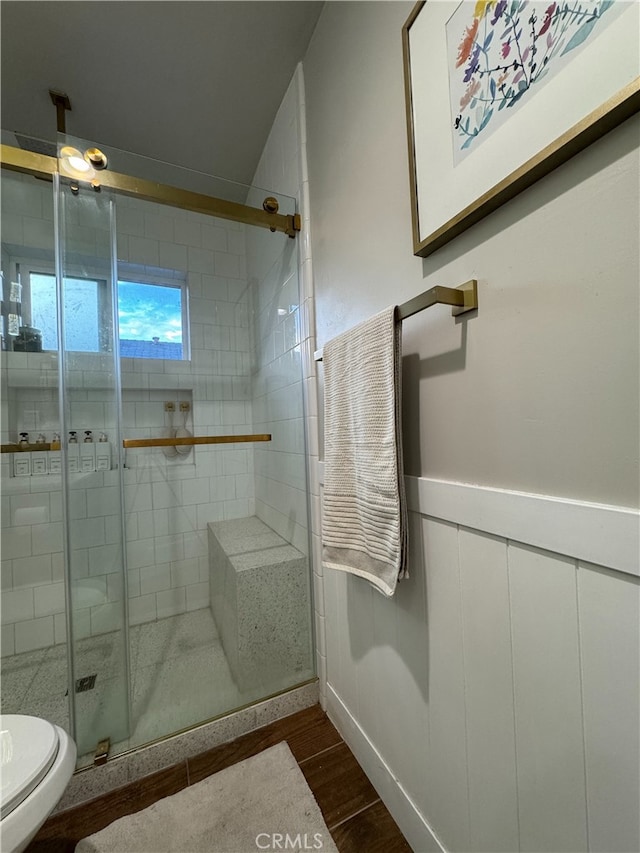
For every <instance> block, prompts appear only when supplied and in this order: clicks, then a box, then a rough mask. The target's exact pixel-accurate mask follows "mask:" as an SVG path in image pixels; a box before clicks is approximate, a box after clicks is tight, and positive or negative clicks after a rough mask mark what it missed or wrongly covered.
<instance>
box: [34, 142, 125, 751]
mask: <svg viewBox="0 0 640 853" xmlns="http://www.w3.org/2000/svg"><path fill="white" fill-rule="evenodd" d="M65 142H67V144H68V140H65ZM73 145H74V146H75V147H77V148H79V149H81V150H84V149H85V148H86V147H87V144H79V143H78V142H77V141H73ZM58 211H59V230H60V256H59V263H60V266H59V269H58V290H57V309H58V317H59V321H58V324H57V328H53V327H51V328H48V329H47V333H48V335H49V336H50V337H51V338H52V339H53V338H55V346H57V347H58V348H59V351H60V357H61V365H62V370H61V376H62V383H61V385H62V389H63V406H62V409H61V415H62V416H61V421H62V430H61V432H62V436H61V438H62V464H63V469H64V476H65V477H66V485H67V488H66V490H65V491H66V501H65V514H64V521H65V533H66V536H67V553H68V572H69V584H70V591H71V632H72V641H73V644H72V665H73V682H72V683H73V694H72V699H73V711H74V717H75V738H76V743H77V746H78V754H79V756H84V759H82V758H81V759H80V763H81V764H82V763H88V761H89V760H91V759H92V758H93V753H94V752H95V750H96V746H97V744H98V742H100V741H103V740H105V739H109V740H110V742H111V744H112V748H113V747H115V750H116V751H120V750H122V749H123V748H126V746H127V744H128V737H129V679H128V671H129V667H128V622H127V600H126V588H125V540H124V514H123V499H124V485H123V483H122V469H121V467H120V448H121V436H120V364H119V346H118V322H117V300H118V297H117V281H116V280H115V278H114V275H113V270H114V268H115V265H114V255H113V246H114V235H115V207H114V201H113V199H112V197H111V195H110V193H109V192H108V190H106V189H101V190H100V191H99V192H98V191H95V190H94V189H93V188H92V187H91V186H90V185H89V184H87V183H86V182H82V181H78V183H77V184H76V185H75V186H74V185H73V181H71V180H68V179H66V178H60V183H59V198H58ZM37 292H38V298H39V299H41V300H42V306H41V307H42V311H43V314H47V312H48V310H49V308H48V305H49V302H48V301H47V300H50V299H51V290H50V288H49V283H48V282H47V281H38V291H37ZM43 325H44V324H43Z"/></svg>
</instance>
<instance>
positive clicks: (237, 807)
mask: <svg viewBox="0 0 640 853" xmlns="http://www.w3.org/2000/svg"><path fill="white" fill-rule="evenodd" d="M140 784H142V785H144V780H142V781H141V783H140ZM260 850H264V851H275V850H298V851H300V850H316V851H320V853H338V849H337V847H336V846H335V844H334V842H333V839H332V838H331V835H330V833H329V830H328V829H327V826H326V824H325V822H324V820H323V818H322V814H321V812H320V809H319V807H318V804H317V803H316V801H315V799H314V797H313V794H312V793H311V791H310V789H309V786H308V785H307V782H306V780H305V778H304V776H303V774H302V771H301V770H300V768H299V767H298V763H297V761H296V760H295V758H294V757H293V755H292V753H291V750H290V749H289V747H288V745H287V744H286V743H284V742H283V743H279V744H278V745H277V746H273V747H271V748H270V749H266V750H264V752H260V753H258V755H254V756H252V757H251V758H247V759H246V760H245V761H240V762H239V763H238V764H234V765H233V766H231V767H228V768H227V769H226V770H221V771H220V772H219V773H215V774H214V775H213V776H209V778H207V779H204V780H203V781H202V782H198V783H197V784H195V785H190V786H189V787H187V788H184V789H183V790H182V791H178V793H177V794H173V796H171V797H166V798H165V799H163V800H159V801H158V802H157V803H154V804H153V805H152V806H149V807H148V808H146V809H144V810H143V811H140V812H137V813H136V814H132V815H127V816H126V817H123V818H120V819H119V820H116V821H114V822H113V823H112V824H110V825H109V826H107V827H106V828H105V829H103V830H101V831H100V832H96V833H95V834H94V835H90V836H89V837H88V838H83V839H82V841H80V842H79V843H78V844H77V846H76V853H200V851H202V853H205V851H206V853H256V851H260Z"/></svg>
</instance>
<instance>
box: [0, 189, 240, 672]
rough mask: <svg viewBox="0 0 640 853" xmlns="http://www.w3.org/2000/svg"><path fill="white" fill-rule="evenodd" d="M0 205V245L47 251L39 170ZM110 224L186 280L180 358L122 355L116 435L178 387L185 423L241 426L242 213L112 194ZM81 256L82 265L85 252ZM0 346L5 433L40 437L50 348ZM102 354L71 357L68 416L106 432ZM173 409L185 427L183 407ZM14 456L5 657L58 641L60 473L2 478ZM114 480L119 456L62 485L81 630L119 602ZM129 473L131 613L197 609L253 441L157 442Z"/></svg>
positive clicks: (48, 426) (45, 421)
mask: <svg viewBox="0 0 640 853" xmlns="http://www.w3.org/2000/svg"><path fill="white" fill-rule="evenodd" d="M2 215H3V216H2V219H3V241H4V244H5V245H4V246H3V250H4V249H5V248H6V249H7V251H8V253H9V254H12V253H17V252H19V253H20V254H21V255H22V256H23V257H24V256H25V255H29V254H30V255H34V254H35V255H36V256H39V257H41V258H43V259H45V260H47V261H50V260H52V258H53V254H52V252H53V213H52V197H51V185H50V184H45V183H44V182H41V181H36V180H34V179H33V178H29V177H23V176H19V175H10V176H8V177H7V178H4V176H3V198H2ZM117 231H118V257H119V260H120V261H122V262H125V263H128V264H130V265H132V266H133V268H134V269H137V270H138V271H139V272H140V273H141V274H145V273H146V274H147V275H158V274H159V273H162V272H166V273H168V275H170V276H171V277H174V278H176V277H177V278H180V277H184V278H185V279H186V282H187V285H188V290H189V296H190V300H189V307H190V315H191V322H190V331H191V361H190V362H187V361H184V362H179V361H173V360H167V361H163V360H156V359H123V360H122V383H123V434H124V436H126V437H129V438H142V437H151V436H157V435H163V434H166V433H165V430H166V429H167V428H168V415H166V414H165V412H164V406H163V403H164V402H165V401H174V402H178V401H180V400H186V401H188V402H190V403H191V406H192V409H191V412H190V415H189V420H188V424H187V426H188V428H189V429H191V430H192V431H193V432H194V433H195V434H196V435H208V434H222V433H247V432H252V431H253V427H252V405H251V398H250V369H249V368H250V334H249V333H250V329H249V300H248V291H247V283H246V281H247V280H246V267H245V265H246V262H245V249H244V245H245V229H244V227H243V226H241V225H238V224H236V223H229V222H223V221H220V220H214V219H212V218H211V217H207V216H203V215H199V214H193V213H188V212H185V211H179V210H173V209H172V208H169V207H165V206H162V205H155V204H151V203H148V202H141V201H138V200H137V199H118V205H117ZM91 232H92V229H91V228H89V227H87V226H86V225H84V226H75V227H74V236H75V238H76V239H78V240H79V239H80V238H81V241H82V242H81V243H80V242H79V243H77V244H76V245H75V246H72V247H71V249H72V250H73V249H75V250H77V253H80V252H83V250H84V252H90V251H91V246H92V245H95V242H96V235H95V234H92V233H91ZM3 256H4V255H3ZM76 259H77V260H78V262H83V261H86V262H87V263H88V262H89V260H90V255H87V257H86V258H83V257H81V255H80V254H77V258H76ZM130 269H131V267H130ZM3 356H5V358H4V359H3V361H4V366H5V368H8V370H3V389H2V390H3V401H4V403H5V405H3V407H2V410H3V422H2V441H3V442H6V441H10V440H15V438H16V432H18V431H20V430H21V429H28V430H29V431H31V432H41V431H42V432H45V434H47V438H50V434H51V433H52V432H53V431H54V429H58V420H57V390H56V389H57V370H56V359H55V356H53V355H51V354H22V353H9V354H7V353H3ZM7 356H8V357H7ZM101 358H102V357H101V356H99V355H96V356H91V355H89V354H82V355H81V356H78V359H79V363H78V364H77V365H75V366H76V367H78V368H82V369H77V370H72V374H73V381H72V383H71V385H72V387H71V389H70V396H71V399H72V408H71V411H72V417H73V425H72V426H73V428H74V429H77V430H83V429H92V430H93V431H94V432H98V431H102V430H104V431H106V432H107V433H108V434H109V435H110V437H111V436H112V434H113V429H114V420H113V414H112V412H111V407H110V406H109V405H107V404H106V403H105V392H104V391H103V390H101V388H100V383H101V379H100V377H99V376H98V375H97V368H98V367H99V366H100V364H99V363H100V359H101ZM71 367H74V365H73V364H72V365H71ZM92 368H93V369H92ZM7 380H8V385H7ZM174 417H175V422H174V423H175V426H181V425H182V417H181V416H180V415H179V414H176V415H175V416H174ZM10 459H11V457H10V456H9V455H7V454H5V455H4V457H3V459H2V466H3V467H2V484H3V488H2V491H3V504H2V533H3V537H2V587H3V596H2V640H3V642H2V653H3V654H4V655H6V654H13V653H14V652H22V651H28V650H30V649H33V648H42V647H44V646H47V645H51V644H53V643H54V642H62V641H64V639H65V620H64V588H63V574H62V572H63V569H62V532H63V531H62V520H61V519H62V515H61V492H60V480H59V477H56V476H55V475H48V476H42V477H30V478H15V477H12V476H10V471H9V465H10ZM117 481H118V472H117V471H115V470H113V471H111V472H104V473H94V474H87V475H84V476H82V478H81V479H80V480H79V481H78V482H77V484H76V485H77V488H74V489H73V490H72V492H71V502H70V503H71V505H70V511H71V515H72V517H73V521H72V523H73V524H74V525H75V526H76V527H75V529H76V531H77V535H78V537H79V539H80V543H79V544H81V545H83V547H82V548H80V550H79V551H77V552H76V553H75V554H74V560H73V564H74V567H75V573H76V575H77V577H76V578H75V579H74V583H76V584H80V585H81V586H82V587H84V593H83V595H85V593H86V595H85V600H86V601H87V606H86V607H85V608H83V609H82V612H80V613H78V612H77V614H76V632H77V636H80V637H81V636H87V635H89V634H92V633H102V632H104V631H108V630H112V629H113V628H115V627H117V625H118V619H119V618H120V617H119V614H121V612H122V606H121V603H119V602H118V599H119V598H120V597H121V593H120V591H119V588H118V581H117V576H118V572H119V571H120V566H119V565H118V562H117V557H116V554H117V548H116V549H114V541H115V540H116V539H117V537H116V534H115V533H114V531H115V530H116V529H117V525H118V524H119V521H118V519H119V503H118V501H119V496H118V492H119V490H118V489H117V488H116V485H117ZM124 483H125V509H126V517H127V541H128V553H127V562H128V568H129V573H128V585H129V615H130V621H131V622H132V623H133V624H136V623H140V622H145V621H151V620H154V619H156V618H161V617H163V616H170V615H174V614H177V613H181V612H184V611H186V610H193V609H197V608H199V607H207V606H208V603H209V589H208V564H207V539H206V525H207V523H208V522H210V521H215V520H220V519H223V518H225V519H226V518H238V517H243V516H247V515H252V514H254V512H255V495H254V485H253V483H254V478H253V451H252V449H251V446H250V445H247V446H242V445H233V446H231V447H229V448H226V447H219V446H211V447H196V448H194V450H193V451H192V452H191V454H190V455H189V456H187V457H186V458H180V459H178V460H173V459H166V458H165V456H164V455H163V453H162V450H161V449H158V448H154V449H152V450H148V451H127V458H126V469H125V470H124ZM104 487H107V488H104ZM109 487H110V488H109ZM76 544H78V543H76ZM84 552H86V553H84Z"/></svg>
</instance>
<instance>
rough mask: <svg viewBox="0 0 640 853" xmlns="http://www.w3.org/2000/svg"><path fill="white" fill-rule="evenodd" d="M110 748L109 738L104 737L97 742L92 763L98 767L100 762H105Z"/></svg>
mask: <svg viewBox="0 0 640 853" xmlns="http://www.w3.org/2000/svg"><path fill="white" fill-rule="evenodd" d="M110 749H111V740H110V738H105V739H104V740H101V741H99V742H98V745H97V746H96V751H95V755H94V756H93V763H94V764H95V765H96V767H99V766H100V765H101V764H106V763H107V758H108V757H109V750H110Z"/></svg>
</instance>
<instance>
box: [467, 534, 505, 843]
mask: <svg viewBox="0 0 640 853" xmlns="http://www.w3.org/2000/svg"><path fill="white" fill-rule="evenodd" d="M459 547H460V579H461V584H462V625H463V635H464V671H465V700H466V720H467V755H468V783H469V814H470V828H471V848H472V849H473V850H474V851H477V853H481V851H487V853H498V851H506V852H507V853H513V851H514V850H518V845H519V840H518V799H517V793H516V756H515V728H514V702H513V663H512V656H511V627H510V620H509V578H508V567H507V543H506V541H505V540H504V539H501V538H497V537H494V536H489V535H483V534H481V533H478V532H477V531H472V530H467V529H465V528H460V533H459Z"/></svg>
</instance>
